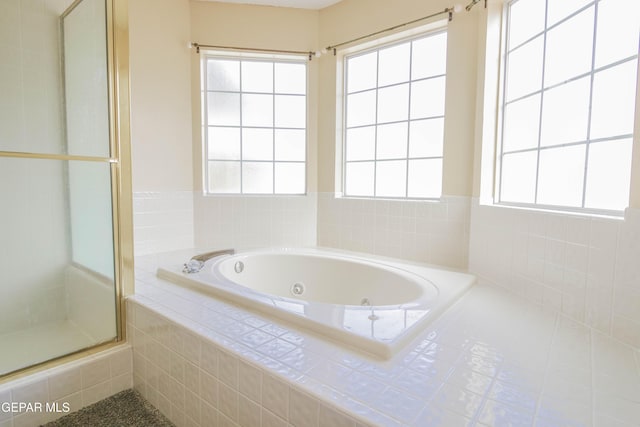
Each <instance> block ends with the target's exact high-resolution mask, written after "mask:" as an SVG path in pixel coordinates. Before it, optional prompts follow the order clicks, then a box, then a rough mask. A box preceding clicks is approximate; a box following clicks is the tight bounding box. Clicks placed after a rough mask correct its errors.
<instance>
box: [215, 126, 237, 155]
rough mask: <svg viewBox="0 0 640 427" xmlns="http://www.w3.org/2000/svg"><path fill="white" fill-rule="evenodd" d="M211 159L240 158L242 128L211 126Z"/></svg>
mask: <svg viewBox="0 0 640 427" xmlns="http://www.w3.org/2000/svg"><path fill="white" fill-rule="evenodd" d="M208 142H209V153H208V154H209V159H217V160H240V128H219V127H209V135H208Z"/></svg>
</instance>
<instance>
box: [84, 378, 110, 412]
mask: <svg viewBox="0 0 640 427" xmlns="http://www.w3.org/2000/svg"><path fill="white" fill-rule="evenodd" d="M109 396H111V381H110V380H107V381H104V382H101V383H98V384H96V385H93V386H91V387H88V388H83V389H82V404H83V405H84V406H88V405H91V404H94V403H96V402H98V401H100V400H102V399H106V398H107V397H109Z"/></svg>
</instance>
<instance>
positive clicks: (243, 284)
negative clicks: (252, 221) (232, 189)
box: [158, 248, 475, 359]
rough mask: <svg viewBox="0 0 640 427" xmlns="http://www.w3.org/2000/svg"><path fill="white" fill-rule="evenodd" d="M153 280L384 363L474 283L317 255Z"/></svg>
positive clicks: (426, 270) (280, 253) (265, 255)
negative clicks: (322, 337) (257, 314)
mask: <svg viewBox="0 0 640 427" xmlns="http://www.w3.org/2000/svg"><path fill="white" fill-rule="evenodd" d="M158 276H159V277H160V278H162V279H165V280H169V281H172V282H174V283H177V284H181V285H187V286H192V287H196V288H198V289H201V290H205V291H207V292H209V293H211V294H213V295H214V296H217V297H221V298H223V299H226V300H229V301H231V302H233V303H236V304H238V305H242V306H245V307H247V308H250V309H253V310H257V311H260V312H262V313H265V314H268V315H272V316H275V317H277V318H280V319H282V320H285V321H287V322H289V323H292V324H294V325H295V326H298V327H301V328H306V329H310V330H313V331H315V332H316V333H319V334H322V335H325V336H327V337H329V338H330V339H333V340H335V341H340V342H342V343H344V344H347V345H349V346H352V347H356V348H358V349H360V350H363V351H365V352H368V353H371V354H374V355H376V356H379V357H381V358H384V359H388V358H390V357H391V356H393V354H394V353H395V352H396V351H397V350H398V349H400V348H401V347H402V346H403V345H405V344H406V343H408V342H409V341H410V340H411V339H412V338H414V337H415V336H416V334H417V333H418V332H420V331H421V330H422V329H423V328H424V327H425V326H426V325H427V324H428V323H429V322H431V321H432V320H434V319H435V318H436V317H437V316H438V315H439V314H440V313H442V312H443V311H444V310H446V309H447V308H448V307H449V306H451V304H453V303H454V302H455V301H456V300H457V299H458V298H459V297H460V296H461V295H462V294H463V293H464V292H465V291H466V290H467V289H469V287H470V286H471V285H472V284H473V283H474V281H475V277H474V276H472V275H469V274H464V273H459V272H455V271H449V270H444V269H439V268H434V267H432V266H427V265H422V264H413V263H404V262H401V261H398V260H390V259H387V258H380V257H375V256H369V255H363V254H356V253H351V252H345V251H337V250H329V249H320V248H305V249H290V248H284V249H283V248H277V249H262V250H252V251H247V252H241V253H237V254H234V255H221V256H218V257H215V258H213V259H211V260H209V261H207V262H206V264H205V266H204V268H202V270H200V271H199V272H197V273H194V274H186V273H183V272H182V271H180V270H178V269H177V268H176V269H175V270H172V269H164V268H160V269H159V270H158Z"/></svg>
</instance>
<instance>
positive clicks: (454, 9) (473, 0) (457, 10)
mask: <svg viewBox="0 0 640 427" xmlns="http://www.w3.org/2000/svg"><path fill="white" fill-rule="evenodd" d="M480 1H481V0H471V3H469V4H468V5H467V6H466V7H465V9H466V11H467V12H469V11H470V10H471V9H472V8H473V6H475V5H476V3H479V2H480ZM484 7H485V9H486V8H487V0H484ZM454 12H455V13H460V12H462V5H460V4H456V5H455V6H453V7H448V8H446V9H445V10H443V11H441V12H436V13H432V14H431V15H427V16H423V17H422V18H418V19H414V20H412V21H409V22H405V23H403V24H398V25H394V26H393V27H389V28H385V29H383V30H380V31H376V32H375V33H371V34H367V35H365V36H360V37H356V38H355V39H351V40H347V41H345V42H342V43H337V44H334V45H331V46H327V47H326V48H325V50H326V51H330V50H333V54H334V55H335V54H336V49H337V48H339V47H341V46H344V45H347V44H351V43H354V42H358V41H360V40H364V39H366V38H369V37H373V36H377V35H379V34H382V33H386V32H388V31H393V30H397V29H398V28H402V27H406V26H407V25H411V24H415V23H416V22H420V21H424V20H426V19H429V18H435V17H436V16H440V15H445V14H446V15H449V22H451V21H452V20H453V13H454ZM323 52H324V51H323Z"/></svg>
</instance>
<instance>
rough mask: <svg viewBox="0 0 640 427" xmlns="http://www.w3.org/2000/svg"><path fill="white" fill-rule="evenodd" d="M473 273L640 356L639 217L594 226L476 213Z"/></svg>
mask: <svg viewBox="0 0 640 427" xmlns="http://www.w3.org/2000/svg"><path fill="white" fill-rule="evenodd" d="M469 248H470V249H469V271H470V272H471V273H474V274H476V275H477V276H478V277H479V278H480V280H481V281H485V282H488V283H493V284H496V285H499V286H501V287H503V288H506V289H508V290H509V291H511V292H514V293H516V294H518V295H521V296H523V297H525V298H526V299H528V300H530V301H532V302H534V303H537V304H541V305H543V306H544V307H548V308H550V309H553V310H557V311H561V312H562V313H564V314H566V315H568V316H569V317H571V318H573V319H575V320H578V321H580V322H584V323H586V324H587V325H589V326H592V327H593V328H595V329H596V330H598V331H602V332H604V333H606V334H608V335H612V336H613V337H615V338H617V339H619V340H621V341H622V342H624V343H627V344H629V345H632V346H634V347H635V348H640V262H639V261H640V211H639V210H636V209H627V211H626V213H625V218H624V219H622V218H620V219H612V218H596V217H587V216H578V215H568V214H560V213H547V212H537V211H530V210H520V209H510V208H503V207H491V206H481V205H479V203H478V201H477V200H474V202H473V204H472V208H471V236H470V245H469Z"/></svg>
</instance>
